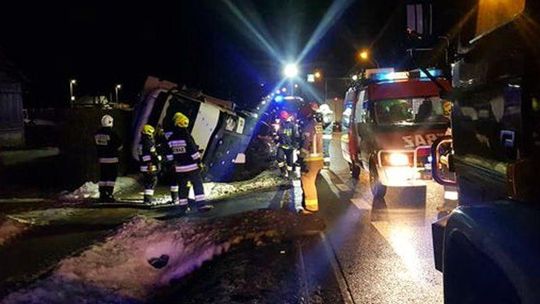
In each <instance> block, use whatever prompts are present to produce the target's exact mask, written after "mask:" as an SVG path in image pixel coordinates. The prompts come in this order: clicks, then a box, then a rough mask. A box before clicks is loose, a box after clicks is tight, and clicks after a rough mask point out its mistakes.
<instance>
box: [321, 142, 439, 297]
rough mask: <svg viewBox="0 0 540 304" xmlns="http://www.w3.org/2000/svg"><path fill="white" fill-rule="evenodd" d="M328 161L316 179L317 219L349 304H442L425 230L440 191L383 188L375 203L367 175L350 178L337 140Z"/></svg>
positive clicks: (433, 216)
mask: <svg viewBox="0 0 540 304" xmlns="http://www.w3.org/2000/svg"><path fill="white" fill-rule="evenodd" d="M331 157H332V165H331V170H325V171H323V172H322V174H321V175H322V177H321V178H319V180H318V189H319V199H320V209H321V210H320V216H322V217H323V218H324V219H325V220H326V222H327V225H328V227H327V230H326V232H325V234H326V237H327V239H328V240H329V242H330V243H331V245H332V247H333V249H334V251H335V253H336V256H337V259H338V261H339V264H340V266H341V271H342V275H343V277H344V279H345V281H346V283H347V285H348V287H349V295H350V296H351V297H352V300H353V301H354V303H442V302H443V292H442V289H443V288H442V274H441V273H439V272H437V271H436V270H435V268H434V266H433V265H434V262H433V254H432V247H431V246H432V241H431V226H430V225H431V222H432V221H434V220H436V216H437V211H436V208H437V206H439V205H441V204H442V203H443V190H442V187H440V186H439V185H436V184H434V183H430V184H428V187H427V188H420V189H413V190H411V189H388V194H387V197H386V199H385V201H379V202H374V201H373V198H372V196H371V194H370V191H369V186H368V177H367V174H365V173H362V176H361V178H360V181H355V180H353V179H352V178H350V175H349V170H348V165H347V164H346V163H345V161H344V160H343V158H342V157H341V151H340V150H339V137H338V136H337V135H336V136H334V142H333V145H332V150H331ZM425 192H427V193H426V194H424V193H425ZM424 195H426V196H427V199H426V200H424V199H423V197H424Z"/></svg>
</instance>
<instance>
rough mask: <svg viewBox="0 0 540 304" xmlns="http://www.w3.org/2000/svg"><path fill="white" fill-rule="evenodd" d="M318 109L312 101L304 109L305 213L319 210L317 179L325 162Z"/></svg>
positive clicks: (302, 175)
mask: <svg viewBox="0 0 540 304" xmlns="http://www.w3.org/2000/svg"><path fill="white" fill-rule="evenodd" d="M317 110H318V105H317V104H316V103H311V104H309V105H307V106H306V107H304V108H303V109H302V120H303V123H302V124H303V129H302V148H301V150H300V159H301V161H302V166H301V169H302V170H301V171H302V174H301V177H300V181H301V183H302V190H303V192H304V204H303V208H304V209H303V210H301V211H302V213H304V214H311V213H313V212H317V211H319V200H318V198H317V186H316V185H315V181H316V179H317V176H318V175H319V172H320V171H321V169H322V168H323V165H324V164H323V151H322V149H323V140H322V135H323V128H322V120H318V119H317V115H316V111H317Z"/></svg>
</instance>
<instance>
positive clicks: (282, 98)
mask: <svg viewBox="0 0 540 304" xmlns="http://www.w3.org/2000/svg"><path fill="white" fill-rule="evenodd" d="M284 99H285V98H284V97H283V96H282V95H277V96H276V97H274V101H275V102H277V103H280V102H283V100H284Z"/></svg>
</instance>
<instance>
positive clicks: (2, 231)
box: [0, 218, 29, 246]
mask: <svg viewBox="0 0 540 304" xmlns="http://www.w3.org/2000/svg"><path fill="white" fill-rule="evenodd" d="M28 228H29V226H28V225H25V224H23V223H20V222H18V221H14V220H12V219H5V220H2V219H1V218H0V246H2V245H4V244H5V243H6V242H7V241H8V240H10V239H12V238H14V237H16V236H17V235H19V234H21V233H23V232H24V231H26V230H27V229H28Z"/></svg>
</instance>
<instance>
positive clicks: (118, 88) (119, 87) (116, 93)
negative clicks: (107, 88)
mask: <svg viewBox="0 0 540 304" xmlns="http://www.w3.org/2000/svg"><path fill="white" fill-rule="evenodd" d="M121 88H122V85H121V84H117V85H116V86H115V87H114V93H115V95H116V102H117V103H118V91H120V89H121Z"/></svg>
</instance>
